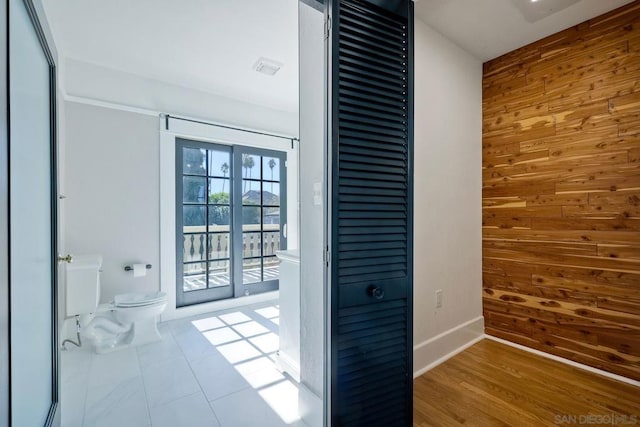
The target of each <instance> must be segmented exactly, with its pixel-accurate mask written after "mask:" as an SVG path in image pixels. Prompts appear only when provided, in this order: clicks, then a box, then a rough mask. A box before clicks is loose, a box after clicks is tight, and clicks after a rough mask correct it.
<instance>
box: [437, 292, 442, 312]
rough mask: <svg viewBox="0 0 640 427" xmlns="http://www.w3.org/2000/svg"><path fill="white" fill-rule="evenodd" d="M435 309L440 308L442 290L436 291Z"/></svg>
mask: <svg viewBox="0 0 640 427" xmlns="http://www.w3.org/2000/svg"><path fill="white" fill-rule="evenodd" d="M436 308H442V289H438V290H437V291H436Z"/></svg>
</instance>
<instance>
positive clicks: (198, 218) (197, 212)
mask: <svg viewBox="0 0 640 427" xmlns="http://www.w3.org/2000/svg"><path fill="white" fill-rule="evenodd" d="M182 212H183V215H182V226H183V231H184V232H185V233H198V232H204V231H206V227H205V225H206V224H205V222H204V218H205V213H206V209H205V207H204V206H183V207H182Z"/></svg>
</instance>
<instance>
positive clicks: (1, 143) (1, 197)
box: [0, 0, 60, 426]
mask: <svg viewBox="0 0 640 427" xmlns="http://www.w3.org/2000/svg"><path fill="white" fill-rule="evenodd" d="M9 3H10V2H6V3H5V4H6V8H5V9H3V10H2V11H1V12H0V14H1V15H0V20H1V21H2V25H3V26H5V27H4V28H0V31H2V33H3V34H6V43H3V44H2V48H1V50H0V57H1V59H0V60H1V61H3V64H2V71H1V72H0V73H2V74H0V77H4V78H2V82H3V83H2V86H1V87H0V94H1V95H2V99H3V101H4V102H6V103H5V104H3V105H2V107H0V127H2V129H3V130H4V129H6V133H5V132H2V134H1V135H0V148H1V151H2V152H1V153H0V164H1V165H2V166H6V168H5V169H4V170H6V174H3V175H2V176H1V177H0V201H1V202H2V207H3V208H2V211H0V227H2V229H4V230H5V231H6V236H7V239H5V242H3V244H2V245H1V246H0V293H1V295H2V296H4V295H6V299H4V298H2V299H3V300H4V301H6V303H3V304H1V305H0V322H2V324H4V325H6V329H3V330H1V331H0V337H1V339H0V349H2V351H1V352H0V356H2V357H4V348H3V347H2V346H4V345H5V344H6V346H7V347H6V348H7V352H6V364H5V362H4V360H3V361H2V365H0V384H2V386H3V388H2V390H1V391H0V409H2V408H6V412H4V411H1V410H0V412H2V413H6V414H7V418H6V422H7V425H10V424H11V419H12V413H11V410H12V408H11V363H12V360H11V316H10V313H11V299H10V296H11V286H10V284H11V270H10V260H11V253H10V244H11V243H10V225H11V218H10V213H9V212H10V211H9V209H10V203H11V202H10V194H9V174H10V168H11V165H10V162H9V152H10V140H11V129H10V122H9V118H10V115H11V112H10V94H9V80H10V78H11V76H10V75H9V58H10V52H9V48H8V46H9V37H10V29H9V7H10V4H9ZM22 3H23V4H24V7H25V9H26V11H27V13H28V15H29V18H30V20H31V24H32V25H33V29H34V31H35V33H36V36H37V38H38V41H39V42H40V46H41V48H42V51H43V53H44V56H45V58H46V60H47V63H48V65H49V120H50V128H51V129H50V153H51V159H50V165H51V169H50V183H51V184H50V197H51V255H52V260H51V278H52V289H51V305H52V307H51V316H52V319H51V338H52V349H51V365H52V366H51V368H52V382H51V386H52V390H51V391H52V393H51V400H52V402H51V407H50V408H49V413H48V416H47V419H46V421H45V426H58V425H60V373H59V361H60V349H59V347H58V306H59V304H58V260H57V254H58V153H57V146H58V126H57V96H56V94H57V64H56V58H55V55H54V50H52V44H50V42H49V40H48V37H47V33H46V32H45V29H44V27H43V25H42V23H41V21H40V18H39V16H38V9H37V8H36V6H35V4H34V2H33V0H22ZM54 49H55V47H54ZM5 310H6V311H5ZM5 321H6V323H5ZM5 331H6V333H5ZM5 337H6V339H5ZM5 380H6V382H5ZM4 384H7V386H6V388H5V387H4ZM5 391H6V393H7V394H6V398H5V396H4V392H5ZM4 421H5V420H2V419H0V426H1V425H4V424H3V422H4Z"/></svg>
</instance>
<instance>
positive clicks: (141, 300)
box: [113, 292, 167, 308]
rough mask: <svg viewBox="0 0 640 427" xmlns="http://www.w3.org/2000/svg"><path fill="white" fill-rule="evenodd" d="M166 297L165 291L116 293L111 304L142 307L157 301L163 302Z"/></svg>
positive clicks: (124, 306)
mask: <svg viewBox="0 0 640 427" xmlns="http://www.w3.org/2000/svg"><path fill="white" fill-rule="evenodd" d="M166 299H167V294H166V292H150V293H146V294H143V293H130V294H120V295H116V296H115V298H114V299H113V305H114V306H116V307H123V308H126V307H144V306H147V305H153V304H157V303H163V302H165V301H166Z"/></svg>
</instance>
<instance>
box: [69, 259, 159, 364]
mask: <svg viewBox="0 0 640 427" xmlns="http://www.w3.org/2000/svg"><path fill="white" fill-rule="evenodd" d="M101 266H102V257H101V256H97V255H96V256H77V257H75V260H74V263H73V264H69V265H68V267H67V316H78V318H79V324H80V335H81V336H83V337H84V338H86V339H87V340H88V341H90V342H91V343H92V344H93V347H94V349H95V351H96V353H107V352H111V351H115V350H118V349H122V348H126V347H131V346H138V345H143V344H148V343H150V342H154V341H158V340H161V339H162V336H161V335H160V332H159V331H158V316H159V315H160V314H161V313H162V312H163V311H164V309H165V307H166V306H167V295H166V293H164V292H151V293H127V294H120V295H116V296H115V298H114V299H113V301H112V302H110V303H107V304H98V301H99V300H100V268H101Z"/></svg>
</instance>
